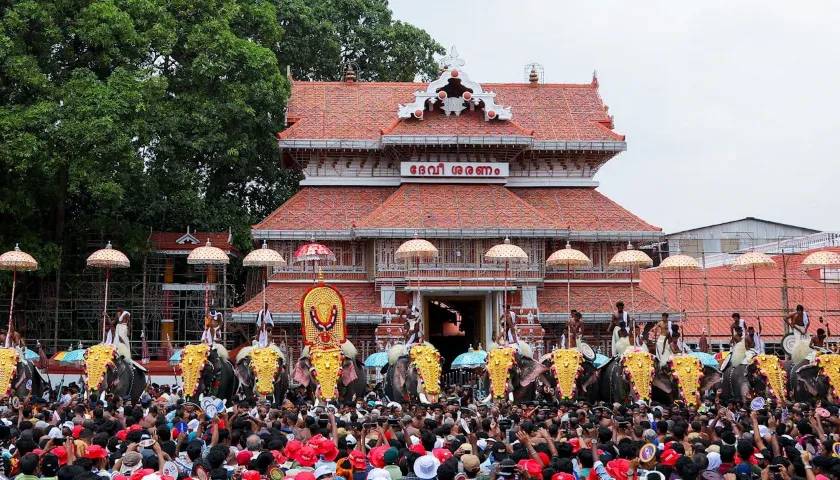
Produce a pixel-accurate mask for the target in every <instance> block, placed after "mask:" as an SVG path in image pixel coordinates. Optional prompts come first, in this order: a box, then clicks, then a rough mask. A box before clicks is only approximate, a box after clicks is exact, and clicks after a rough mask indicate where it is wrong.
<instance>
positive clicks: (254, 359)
mask: <svg viewBox="0 0 840 480" xmlns="http://www.w3.org/2000/svg"><path fill="white" fill-rule="evenodd" d="M236 374H237V376H238V377H239V382H240V386H241V387H242V391H243V394H244V396H245V397H246V398H253V397H254V396H269V395H271V396H272V397H273V404H274V405H277V406H279V405H280V404H281V403H282V402H283V400H285V399H286V392H287V391H288V390H289V372H288V370H287V368H286V356H285V355H284V354H283V352H282V351H281V350H280V348H279V347H277V346H276V345H274V344H273V343H272V344H269V345H268V346H266V347H260V346H253V347H245V348H243V349H242V350H240V351H239V353H237V354H236Z"/></svg>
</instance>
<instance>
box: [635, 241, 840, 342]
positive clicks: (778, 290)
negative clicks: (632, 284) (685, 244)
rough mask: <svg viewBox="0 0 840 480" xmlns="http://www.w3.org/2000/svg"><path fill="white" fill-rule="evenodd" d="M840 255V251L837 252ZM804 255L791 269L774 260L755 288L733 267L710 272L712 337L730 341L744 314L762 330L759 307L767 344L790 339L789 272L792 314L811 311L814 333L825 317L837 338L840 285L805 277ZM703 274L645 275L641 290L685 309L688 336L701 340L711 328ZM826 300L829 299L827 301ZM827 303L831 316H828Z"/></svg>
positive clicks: (792, 258) (789, 258)
mask: <svg viewBox="0 0 840 480" xmlns="http://www.w3.org/2000/svg"><path fill="white" fill-rule="evenodd" d="M835 250H838V251H840V249H835ZM809 253H811V252H810V251H808V252H801V253H798V254H795V255H786V256H785V260H784V261H785V263H786V268H783V264H782V261H783V260H782V257H781V256H778V255H777V256H774V257H773V259H774V260H776V264H777V268H774V269H761V270H756V279H755V285H757V287H756V286H754V282H753V274H752V271H747V272H736V271H732V270H731V269H730V267H729V266H720V267H714V268H709V269H707V270H706V271H705V276H706V282H707V283H708V297H709V318H710V323H711V329H710V330H709V331H710V335H709V336H711V337H721V338H729V335H730V334H729V325H730V323H731V320H730V315H731V314H732V313H733V312H739V313H740V314H741V318H743V319H745V320H746V322H747V325H752V326H756V327H757V324H758V323H759V320H758V319H757V318H756V315H755V307H756V301H757V302H758V312H759V317H760V319H761V320H760V323H761V327H762V333H763V335H764V337H765V338H775V339H778V337H780V336H782V335H783V334H784V327H783V323H782V315H783V311H784V307H783V303H782V290H783V288H782V285H783V272H784V271H785V270H786V271H787V284H788V288H787V296H788V306H789V308H790V309H791V310H792V309H793V308H795V307H796V305H797V304H802V305H804V306H805V309H806V311H808V312H810V313H809V315H810V318H811V321H812V324H813V325H815V326H812V327H811V329H810V330H811V331H812V332H813V331H814V330H815V328H816V326H817V324H818V318H819V317H820V316H823V317H825V318H826V320H827V321H828V322H829V323H830V325H831V326H832V333H836V332H840V318H838V316H840V315H838V308H840V307H838V305H840V290H838V289H837V287H836V286H835V285H828V286H827V287H828V288H824V287H825V285H824V284H823V283H822V282H820V281H819V280H817V279H816V278H815V277H816V276H815V275H814V272H806V271H802V270H801V268H800V264H801V263H802V260H803V259H804V258H805V257H806V256H807V255H808V254H809ZM663 274H664V276H665V289H664V290H663V288H662V275H663ZM703 277H704V275H703V272H702V271H694V272H692V271H686V272H681V273H680V274H678V273H677V272H663V271H662V270H658V269H650V270H645V271H643V272H642V274H641V288H642V289H644V290H645V291H646V292H647V293H649V294H650V295H652V296H654V297H655V298H658V299H661V298H667V303H668V305H669V306H670V308H671V309H672V310H675V311H678V310H679V309H680V308H682V309H684V310H685V311H686V312H687V318H688V320H687V321H686V322H685V326H684V328H685V332H686V335H687V336H694V337H696V336H699V335H700V334H701V333H702V331H703V329H704V328H705V327H706V289H705V288H704V280H703ZM824 295H825V297H824ZM826 299H827V301H828V303H827V305H828V311H827V312H825V311H824V308H825V300H826Z"/></svg>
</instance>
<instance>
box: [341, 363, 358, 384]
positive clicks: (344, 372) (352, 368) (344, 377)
mask: <svg viewBox="0 0 840 480" xmlns="http://www.w3.org/2000/svg"><path fill="white" fill-rule="evenodd" d="M357 378H359V374H358V372H356V362H354V361H352V360H350V361H347V362H344V368H342V369H341V383H342V384H343V385H344V386H345V387H346V386H347V385H350V384H351V383H353V382H355V381H356V379H357Z"/></svg>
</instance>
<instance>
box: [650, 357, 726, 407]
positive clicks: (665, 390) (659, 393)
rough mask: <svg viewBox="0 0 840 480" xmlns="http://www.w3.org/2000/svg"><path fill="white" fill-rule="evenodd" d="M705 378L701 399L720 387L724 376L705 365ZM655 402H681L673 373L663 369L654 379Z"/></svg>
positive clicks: (702, 381)
mask: <svg viewBox="0 0 840 480" xmlns="http://www.w3.org/2000/svg"><path fill="white" fill-rule="evenodd" d="M702 368H703V377H702V378H701V379H700V392H699V393H700V399H701V400H702V399H703V398H705V397H707V396H708V395H709V393H710V392H712V391H713V390H714V389H715V388H716V387H717V386H718V385H720V382H721V378H722V374H721V372H720V370H718V369H717V368H714V367H710V366H707V365H703V367H702ZM653 387H654V388H653V400H654V401H657V402H659V403H663V404H670V403H671V402H673V401H674V400H679V398H680V397H679V391H678V387H677V385H676V383H675V381H674V378H673V376H672V375H671V372H670V371H668V370H667V369H661V372H660V371H658V372H657V374H656V376H655V377H654V382H653Z"/></svg>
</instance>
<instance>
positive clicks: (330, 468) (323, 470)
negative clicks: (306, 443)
mask: <svg viewBox="0 0 840 480" xmlns="http://www.w3.org/2000/svg"><path fill="white" fill-rule="evenodd" d="M314 475H315V478H316V479H318V478H320V477H322V476H324V475H335V463H334V462H329V463H325V464H324V465H321V466H320V467H318V468H316V469H315V473H314Z"/></svg>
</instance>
